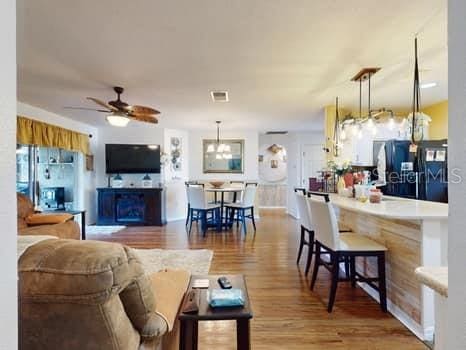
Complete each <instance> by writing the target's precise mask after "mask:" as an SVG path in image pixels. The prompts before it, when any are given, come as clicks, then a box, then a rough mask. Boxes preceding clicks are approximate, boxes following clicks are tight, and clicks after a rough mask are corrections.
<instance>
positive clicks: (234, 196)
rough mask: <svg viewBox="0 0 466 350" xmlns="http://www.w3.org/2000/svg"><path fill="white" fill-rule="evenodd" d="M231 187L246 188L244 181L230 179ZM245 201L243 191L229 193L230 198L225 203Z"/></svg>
mask: <svg viewBox="0 0 466 350" xmlns="http://www.w3.org/2000/svg"><path fill="white" fill-rule="evenodd" d="M230 187H231V188H238V189H244V187H245V184H244V181H230ZM242 201H243V192H242V191H241V192H232V193H228V199H227V200H226V201H225V203H241V202H242Z"/></svg>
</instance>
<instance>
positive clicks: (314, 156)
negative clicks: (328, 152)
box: [301, 145, 325, 188]
mask: <svg viewBox="0 0 466 350" xmlns="http://www.w3.org/2000/svg"><path fill="white" fill-rule="evenodd" d="M301 156H302V158H301V159H302V163H301V164H302V167H301V185H302V186H303V187H305V188H307V187H308V185H309V178H310V177H318V171H320V170H322V168H323V167H324V166H325V155H324V152H323V151H322V146H321V145H303V147H302V153H301Z"/></svg>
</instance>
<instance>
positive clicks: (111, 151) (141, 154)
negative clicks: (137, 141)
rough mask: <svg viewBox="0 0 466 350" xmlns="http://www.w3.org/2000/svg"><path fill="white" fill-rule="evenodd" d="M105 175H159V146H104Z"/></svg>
mask: <svg viewBox="0 0 466 350" xmlns="http://www.w3.org/2000/svg"><path fill="white" fill-rule="evenodd" d="M105 165H106V173H107V174H142V173H152V174H153V173H156V174H158V173H160V146H159V145H118V144H106V145H105Z"/></svg>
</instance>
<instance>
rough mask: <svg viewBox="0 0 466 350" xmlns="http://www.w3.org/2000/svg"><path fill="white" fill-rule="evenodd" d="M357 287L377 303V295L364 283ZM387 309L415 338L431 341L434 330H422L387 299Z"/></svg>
mask: <svg viewBox="0 0 466 350" xmlns="http://www.w3.org/2000/svg"><path fill="white" fill-rule="evenodd" d="M358 285H359V287H361V288H362V289H363V290H364V291H365V292H366V293H367V294H369V296H370V297H372V298H373V299H374V300H376V301H377V302H379V293H378V292H376V291H375V290H373V289H372V288H371V287H369V286H368V285H367V284H365V283H359V282H358ZM387 309H388V311H390V313H391V314H392V315H393V316H395V318H396V319H398V321H400V322H401V323H403V325H404V326H405V327H406V328H408V329H409V330H410V331H411V332H412V333H414V335H415V336H416V337H418V338H419V339H420V340H422V341H426V340H427V341H432V339H433V337H434V330H433V329H430V328H432V327H429V328H426V329H423V328H422V326H421V325H420V324H418V323H417V322H416V321H414V320H413V319H412V318H411V317H409V316H408V315H407V314H406V313H405V312H404V311H403V310H401V309H400V308H399V307H398V306H396V305H395V304H393V303H392V302H391V301H390V300H388V299H387Z"/></svg>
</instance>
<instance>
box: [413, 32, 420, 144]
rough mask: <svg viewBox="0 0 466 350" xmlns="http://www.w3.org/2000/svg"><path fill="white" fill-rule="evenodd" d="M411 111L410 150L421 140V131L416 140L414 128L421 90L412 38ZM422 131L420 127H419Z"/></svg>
mask: <svg viewBox="0 0 466 350" xmlns="http://www.w3.org/2000/svg"><path fill="white" fill-rule="evenodd" d="M413 85H414V86H413V111H412V115H411V143H412V145H413V147H412V148H416V147H415V146H414V145H416V141H420V140H422V136H423V134H422V130H421V133H420V139H419V140H416V137H415V133H416V128H417V127H418V125H417V115H418V114H419V112H420V110H421V101H420V97H421V88H420V83H419V65H418V59H417V37H415V38H414V84H413ZM421 129H422V127H421Z"/></svg>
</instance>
